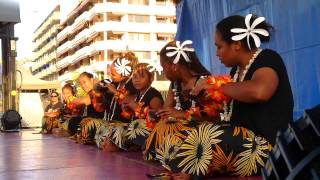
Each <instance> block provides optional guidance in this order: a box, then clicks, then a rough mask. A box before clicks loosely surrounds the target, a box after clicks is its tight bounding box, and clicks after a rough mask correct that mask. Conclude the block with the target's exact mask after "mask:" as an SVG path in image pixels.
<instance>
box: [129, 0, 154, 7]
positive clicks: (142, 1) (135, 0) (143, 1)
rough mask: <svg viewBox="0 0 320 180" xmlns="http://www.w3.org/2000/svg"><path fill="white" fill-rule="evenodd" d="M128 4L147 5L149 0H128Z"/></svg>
mask: <svg viewBox="0 0 320 180" xmlns="http://www.w3.org/2000/svg"><path fill="white" fill-rule="evenodd" d="M128 3H129V4H133V5H145V6H148V5H149V0H128Z"/></svg>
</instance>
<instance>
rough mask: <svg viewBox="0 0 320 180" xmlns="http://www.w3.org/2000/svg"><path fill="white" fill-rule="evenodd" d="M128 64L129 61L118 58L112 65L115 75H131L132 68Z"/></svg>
mask: <svg viewBox="0 0 320 180" xmlns="http://www.w3.org/2000/svg"><path fill="white" fill-rule="evenodd" d="M129 64H130V61H129V60H127V59H126V58H122V59H120V58H118V59H116V60H115V63H114V65H115V69H116V71H117V73H119V74H120V75H121V76H129V75H130V74H131V72H132V68H131V66H130V65H129Z"/></svg>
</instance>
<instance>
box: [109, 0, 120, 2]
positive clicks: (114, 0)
mask: <svg viewBox="0 0 320 180" xmlns="http://www.w3.org/2000/svg"><path fill="white" fill-rule="evenodd" d="M107 2H112V3H121V0H107Z"/></svg>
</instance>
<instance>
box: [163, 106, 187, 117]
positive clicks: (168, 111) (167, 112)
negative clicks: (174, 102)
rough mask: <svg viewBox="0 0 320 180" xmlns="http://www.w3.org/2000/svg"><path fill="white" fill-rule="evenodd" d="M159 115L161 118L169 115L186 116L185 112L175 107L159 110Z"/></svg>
mask: <svg viewBox="0 0 320 180" xmlns="http://www.w3.org/2000/svg"><path fill="white" fill-rule="evenodd" d="M157 116H160V117H161V118H168V117H173V118H184V117H185V112H184V111H179V110H176V109H175V108H165V109H161V110H159V111H158V112H157Z"/></svg>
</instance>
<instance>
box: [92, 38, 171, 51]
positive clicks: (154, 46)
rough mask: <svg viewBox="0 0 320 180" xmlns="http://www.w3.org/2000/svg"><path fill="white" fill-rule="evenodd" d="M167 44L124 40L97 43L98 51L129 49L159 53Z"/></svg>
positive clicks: (163, 42)
mask: <svg viewBox="0 0 320 180" xmlns="http://www.w3.org/2000/svg"><path fill="white" fill-rule="evenodd" d="M166 43H167V42H166V41H123V40H106V41H99V42H96V45H95V47H96V50H97V51H100V50H108V49H112V50H113V51H120V52H122V51H126V50H127V48H128V49H130V50H132V51H159V50H160V49H161V48H162V47H163V46H164V45H165V44H166Z"/></svg>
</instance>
